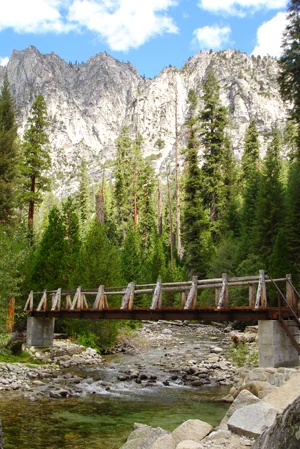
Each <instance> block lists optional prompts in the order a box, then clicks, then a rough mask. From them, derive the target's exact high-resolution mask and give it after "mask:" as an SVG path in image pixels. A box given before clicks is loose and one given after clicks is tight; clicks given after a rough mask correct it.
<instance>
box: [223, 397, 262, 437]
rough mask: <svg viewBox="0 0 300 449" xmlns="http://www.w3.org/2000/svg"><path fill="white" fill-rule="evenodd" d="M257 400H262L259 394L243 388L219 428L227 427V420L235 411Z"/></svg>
mask: <svg viewBox="0 0 300 449" xmlns="http://www.w3.org/2000/svg"><path fill="white" fill-rule="evenodd" d="M257 402H260V399H258V397H257V396H255V395H254V394H252V393H250V391H248V390H242V391H241V392H240V394H239V395H238V396H237V397H236V398H235V400H234V401H233V403H232V404H231V406H230V407H229V409H228V410H227V412H226V415H225V416H224V418H223V419H222V421H221V422H220V425H219V428H220V429H227V421H228V420H229V418H230V417H231V416H232V415H233V414H234V412H236V411H237V410H239V409H240V408H243V407H245V406H246V405H250V404H256V403H257Z"/></svg>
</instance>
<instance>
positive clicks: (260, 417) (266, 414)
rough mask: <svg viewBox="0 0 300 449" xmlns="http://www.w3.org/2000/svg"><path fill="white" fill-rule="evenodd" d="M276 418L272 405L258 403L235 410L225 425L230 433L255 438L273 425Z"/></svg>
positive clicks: (275, 411)
mask: <svg viewBox="0 0 300 449" xmlns="http://www.w3.org/2000/svg"><path fill="white" fill-rule="evenodd" d="M276 416H277V410H276V409H275V408H274V407H272V405H270V404H267V403H266V402H263V401H259V402H258V403H257V404H251V405H247V406H246V407H242V408H240V409H238V410H236V411H235V412H234V413H233V415H232V416H231V417H230V418H229V420H228V422H227V425H228V428H229V430H231V431H232V432H235V433H237V434H239V435H245V436H247V437H254V438H257V437H258V436H259V435H261V434H262V433H263V431H264V430H265V429H266V428H268V427H271V426H272V425H273V424H274V422H275V419H276ZM272 449H273V448H272Z"/></svg>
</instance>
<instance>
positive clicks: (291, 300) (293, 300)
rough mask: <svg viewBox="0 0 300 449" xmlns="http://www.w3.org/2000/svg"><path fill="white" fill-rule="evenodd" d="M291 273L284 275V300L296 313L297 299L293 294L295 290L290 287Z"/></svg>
mask: <svg viewBox="0 0 300 449" xmlns="http://www.w3.org/2000/svg"><path fill="white" fill-rule="evenodd" d="M291 284H292V275H291V274H287V275H286V300H287V302H288V303H289V305H290V306H291V308H292V309H293V311H294V312H295V313H296V314H298V299H297V297H296V295H295V291H294V289H293V287H292V285H291Z"/></svg>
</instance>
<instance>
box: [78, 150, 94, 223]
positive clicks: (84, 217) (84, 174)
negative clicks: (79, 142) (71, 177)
mask: <svg viewBox="0 0 300 449" xmlns="http://www.w3.org/2000/svg"><path fill="white" fill-rule="evenodd" d="M79 176H80V178H79V188H78V192H77V201H78V207H79V215H80V220H81V224H82V227H83V229H85V228H86V227H87V225H88V221H89V218H90V214H91V213H90V209H91V201H90V180H89V175H88V170H87V164H86V160H85V159H84V158H82V160H81V163H80V170H79Z"/></svg>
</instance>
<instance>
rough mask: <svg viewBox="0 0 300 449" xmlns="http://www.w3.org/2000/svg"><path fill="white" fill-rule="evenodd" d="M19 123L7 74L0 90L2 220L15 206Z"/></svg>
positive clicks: (0, 210) (6, 217) (0, 189)
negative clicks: (17, 122)
mask: <svg viewBox="0 0 300 449" xmlns="http://www.w3.org/2000/svg"><path fill="white" fill-rule="evenodd" d="M17 137H18V135H17V125H16V120H15V106H14V101H13V98H12V96H11V93H10V90H9V84H8V80H7V76H5V78H4V83H3V86H2V89H1V92H0V221H7V220H8V219H9V218H10V217H11V215H12V213H13V209H14V206H15V189H16V176H17V161H16V156H17Z"/></svg>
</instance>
